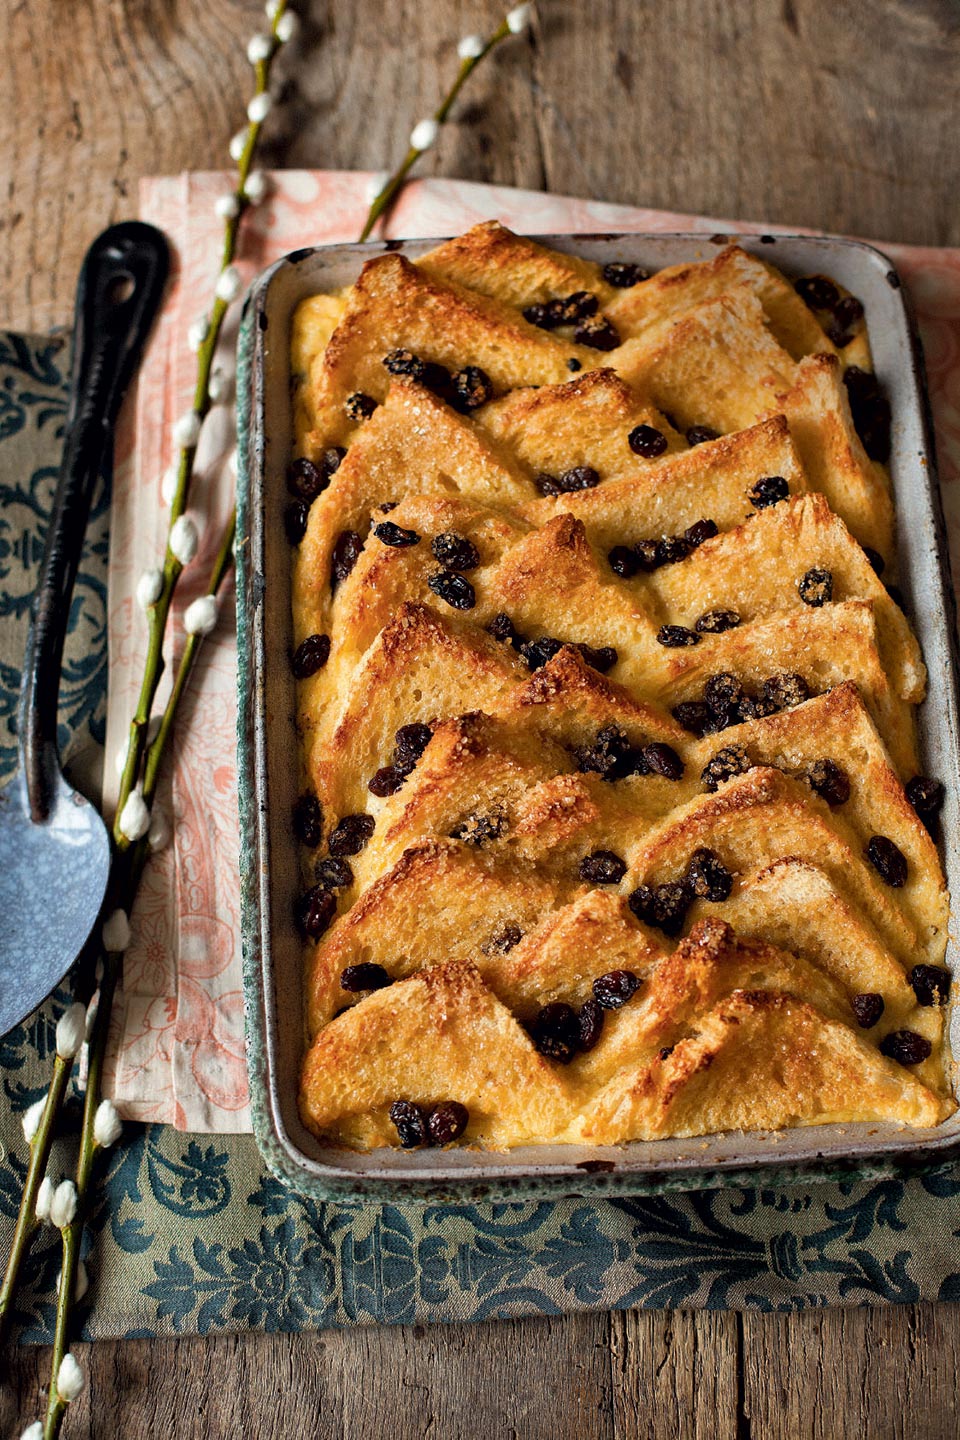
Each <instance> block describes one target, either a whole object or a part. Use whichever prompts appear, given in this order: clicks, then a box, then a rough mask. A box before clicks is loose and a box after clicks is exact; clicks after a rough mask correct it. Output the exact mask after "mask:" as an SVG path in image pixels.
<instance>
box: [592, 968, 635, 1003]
mask: <svg viewBox="0 0 960 1440" xmlns="http://www.w3.org/2000/svg"><path fill="white" fill-rule="evenodd" d="M639 989H640V976H639V975H635V974H634V973H633V971H632V970H608V971H607V973H606V974H605V975H598V976H597V978H596V980H594V982H593V998H594V999H595V1000H596V1002H597V1004H598V1005H599V1006H600V1007H601V1009H603V1010H622V1009H623V1007H624V1005H626V1003H627V1001H628V1000H631V999H632V998H633V996H634V995H635V994H636V993H637V991H638V990H639Z"/></svg>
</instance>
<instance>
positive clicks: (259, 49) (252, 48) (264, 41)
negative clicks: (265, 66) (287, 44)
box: [247, 34, 273, 65]
mask: <svg viewBox="0 0 960 1440" xmlns="http://www.w3.org/2000/svg"><path fill="white" fill-rule="evenodd" d="M272 50H273V36H272V35H262V34H261V35H251V36H250V39H249V41H248V42H247V59H248V60H249V61H250V64H251V65H260V64H261V63H262V62H263V61H264V60H269V58H270V54H271V51H272Z"/></svg>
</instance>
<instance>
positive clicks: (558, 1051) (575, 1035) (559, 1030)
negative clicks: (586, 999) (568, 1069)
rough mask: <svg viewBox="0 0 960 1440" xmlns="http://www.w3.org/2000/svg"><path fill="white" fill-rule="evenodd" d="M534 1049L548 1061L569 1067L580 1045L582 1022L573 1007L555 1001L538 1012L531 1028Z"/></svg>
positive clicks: (562, 1001) (561, 1001) (560, 1001)
mask: <svg viewBox="0 0 960 1440" xmlns="http://www.w3.org/2000/svg"><path fill="white" fill-rule="evenodd" d="M530 1039H531V1040H532V1041H533V1045H534V1049H535V1050H536V1051H537V1052H538V1053H539V1054H540V1055H545V1056H546V1058H547V1059H548V1060H558V1061H559V1062H560V1064H561V1065H569V1063H570V1061H571V1060H572V1059H573V1057H574V1055H576V1053H577V1049H578V1047H579V1044H580V1021H579V1018H578V1016H577V1012H576V1011H575V1010H574V1008H573V1006H572V1005H568V1004H567V1003H566V1001H565V1000H553V1001H551V1003H550V1004H549V1005H544V1006H543V1007H542V1009H540V1010H539V1011H538V1012H537V1018H536V1019H535V1020H534V1022H533V1025H532V1026H531V1027H530Z"/></svg>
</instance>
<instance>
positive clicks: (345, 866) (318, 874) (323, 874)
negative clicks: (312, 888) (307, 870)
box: [313, 855, 353, 890]
mask: <svg viewBox="0 0 960 1440" xmlns="http://www.w3.org/2000/svg"><path fill="white" fill-rule="evenodd" d="M313 878H314V880H315V881H316V883H317V884H318V885H322V886H323V888H324V890H342V889H343V888H344V886H345V885H352V884H353V870H352V869H351V867H350V862H349V860H341V859H338V858H337V857H336V856H335V855H326V856H324V858H323V859H322V860H318V861H317V863H316V865H315V866H314V867H313Z"/></svg>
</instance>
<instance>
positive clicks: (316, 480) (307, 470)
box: [287, 459, 325, 505]
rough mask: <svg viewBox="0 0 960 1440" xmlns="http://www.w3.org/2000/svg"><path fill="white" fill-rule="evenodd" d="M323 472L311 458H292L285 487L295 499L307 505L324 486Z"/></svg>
mask: <svg viewBox="0 0 960 1440" xmlns="http://www.w3.org/2000/svg"><path fill="white" fill-rule="evenodd" d="M324 483H325V482H324V478H323V474H322V472H321V471H320V469H319V468H318V466H316V465H315V464H314V463H313V461H312V460H306V459H302V460H294V462H293V464H292V465H291V466H290V469H289V470H288V471H287V489H288V490H289V491H290V494H291V495H293V496H294V497H295V499H297V500H305V501H306V503H307V504H308V505H309V504H310V502H311V500H316V498H317V496H318V495H319V494H320V491H321V490H322V489H323V487H324Z"/></svg>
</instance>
